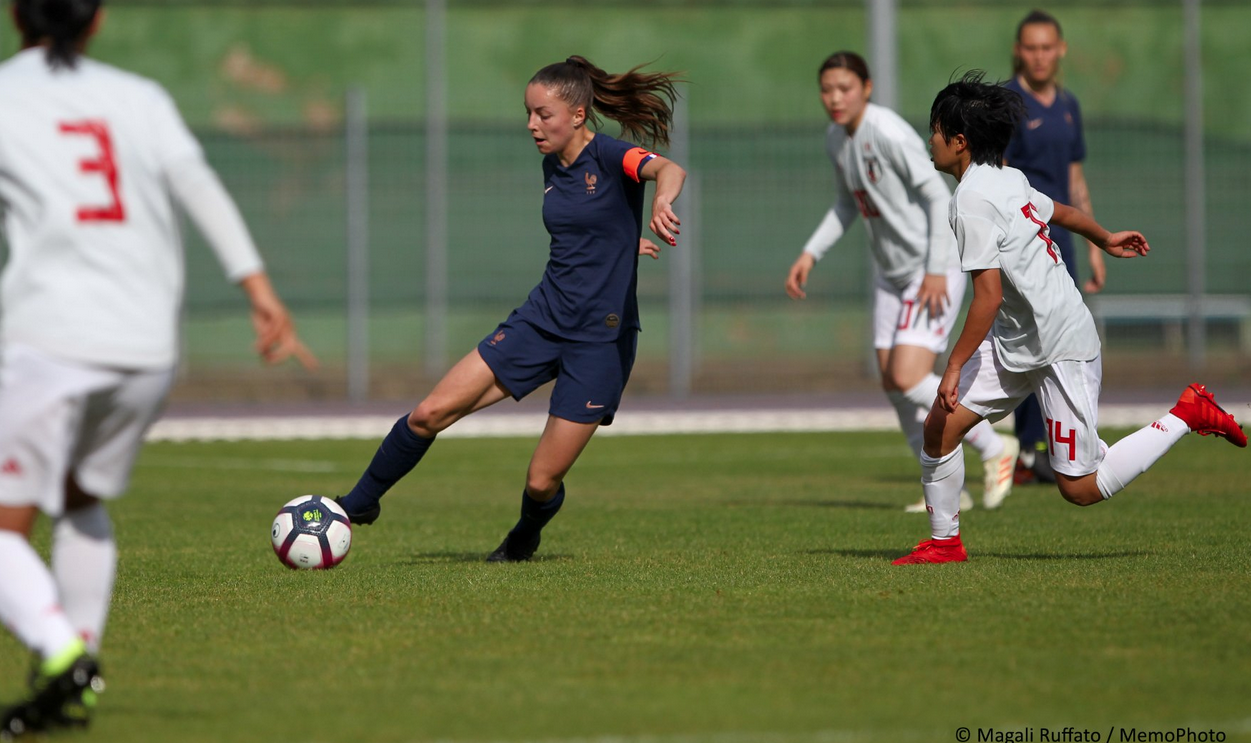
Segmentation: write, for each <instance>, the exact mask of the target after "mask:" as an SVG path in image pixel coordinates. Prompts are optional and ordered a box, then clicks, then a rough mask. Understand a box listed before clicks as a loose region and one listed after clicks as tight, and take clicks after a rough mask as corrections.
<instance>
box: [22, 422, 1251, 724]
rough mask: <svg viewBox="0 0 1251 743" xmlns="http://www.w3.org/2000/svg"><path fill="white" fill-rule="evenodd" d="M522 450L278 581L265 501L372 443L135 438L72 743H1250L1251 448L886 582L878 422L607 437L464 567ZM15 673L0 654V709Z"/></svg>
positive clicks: (894, 480)
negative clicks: (964, 559)
mask: <svg viewBox="0 0 1251 743" xmlns="http://www.w3.org/2000/svg"><path fill="white" fill-rule="evenodd" d="M1105 438H1109V439H1111V438H1115V436H1108V435H1106V434H1105ZM532 447H533V442H532V441H530V440H526V439H495V440H447V441H443V442H440V443H439V444H438V445H437V446H436V448H435V449H434V450H433V452H432V454H431V456H430V458H429V459H428V460H427V461H426V462H425V463H423V464H422V465H421V467H420V468H419V470H418V471H417V473H416V474H414V475H413V476H410V477H409V478H408V479H407V480H405V481H404V482H403V483H401V485H400V486H399V487H398V488H397V489H396V490H395V491H394V492H393V493H392V494H390V495H389V496H388V498H387V500H386V501H385V509H384V512H383V518H382V519H381V521H380V522H379V523H378V524H377V525H375V526H373V527H368V528H359V529H358V530H357V531H356V533H355V535H354V536H355V544H354V546H353V551H352V554H351V555H350V556H349V557H348V559H347V561H346V562H345V563H344V564H343V565H342V566H340V567H339V568H337V569H336V570H333V571H330V572H327V573H296V572H291V571H288V570H286V569H285V568H282V567H281V566H280V565H279V563H278V562H277V560H276V559H275V558H274V556H273V554H272V552H271V550H270V548H269V546H268V543H267V541H268V540H267V532H268V527H269V521H270V519H271V518H272V515H273V513H274V511H276V510H277V508H278V506H279V505H281V504H282V503H283V502H284V501H286V500H287V499H288V498H290V497H293V496H294V495H298V494H300V493H302V492H321V493H335V492H341V491H343V490H345V489H346V488H347V487H349V486H350V484H351V483H352V482H353V481H354V480H355V477H356V475H357V474H358V472H359V469H360V467H361V466H362V465H363V464H364V463H365V462H366V461H367V459H368V457H369V456H370V455H371V453H372V451H373V448H374V444H373V443H371V442H359V441H320V442H313V443H218V444H160V445H152V446H149V447H148V448H147V449H146V450H145V451H144V453H143V455H142V457H141V459H140V462H139V465H138V467H137V469H136V473H135V479H134V483H133V488H132V491H131V493H130V495H129V496H128V497H127V498H126V499H124V500H123V501H121V502H120V503H119V504H117V505H116V506H115V508H114V510H113V513H114V517H115V521H116V524H117V530H118V537H119V542H120V546H121V555H122V558H121V564H120V575H119V580H118V584H117V590H116V599H115V606H114V614H113V620H112V622H111V624H110V627H109V633H108V638H107V643H106V647H105V655H104V662H105V670H106V675H107V679H108V682H109V689H108V691H107V693H106V694H105V696H104V698H103V701H102V706H101V708H100V713H99V715H98V718H97V720H96V726H95V728H94V733H93V734H92V735H91V736H90V739H91V740H93V741H94V740H100V741H127V742H140V741H225V740H229V741H276V740H289V741H335V740H353V741H355V740H361V741H365V740H368V741H436V740H437V741H456V742H458V743H459V742H462V741H475V742H478V741H501V742H503V741H508V742H516V741H571V740H577V741H584V742H585V743H590V742H592V741H598V742H602V743H678V742H681V743H698V742H704V741H706V742H708V743H749V742H752V741H763V742H765V743H810V742H816V741H950V740H957V738H956V737H955V731H956V728H958V727H960V726H964V727H967V728H971V729H972V731H973V739H974V740H977V731H978V729H979V728H981V729H984V730H985V729H990V728H995V729H996V730H999V731H1004V730H1017V731H1024V730H1026V729H1030V730H1032V731H1033V732H1032V735H1033V736H1034V737H1033V738H1032V739H1031V740H1033V741H1040V740H1047V739H1048V738H1044V737H1040V736H1041V729H1042V728H1047V729H1049V730H1050V731H1052V733H1053V734H1059V732H1060V729H1062V728H1065V727H1066V726H1075V727H1076V728H1078V729H1079V730H1081V729H1089V730H1092V731H1097V732H1098V733H1099V734H1100V736H1101V739H1102V740H1105V741H1106V740H1108V737H1107V733H1108V729H1109V727H1114V728H1115V730H1116V735H1115V736H1114V737H1113V738H1112V739H1113V740H1122V739H1123V738H1120V737H1119V736H1120V735H1121V734H1122V733H1121V732H1119V731H1121V730H1122V729H1135V730H1137V731H1139V732H1141V731H1144V730H1172V729H1175V728H1177V727H1178V726H1183V727H1185V726H1189V727H1190V728H1192V729H1195V730H1199V729H1202V730H1204V731H1207V730H1209V729H1211V730H1216V731H1221V732H1223V733H1224V734H1225V736H1226V737H1225V738H1224V740H1231V741H1232V740H1243V741H1245V740H1251V711H1249V710H1251V708H1249V707H1248V702H1247V698H1248V691H1251V685H1249V684H1251V682H1249V681H1248V679H1251V653H1249V651H1248V648H1251V622H1248V620H1247V617H1248V616H1249V615H1251V585H1249V583H1251V581H1249V576H1251V537H1248V534H1249V533H1251V529H1249V527H1251V517H1249V516H1248V513H1249V512H1248V509H1247V497H1248V494H1247V491H1246V482H1247V479H1246V477H1247V473H1248V471H1249V470H1248V462H1249V461H1251V460H1248V458H1247V457H1248V453H1247V452H1246V451H1243V450H1238V449H1235V448H1234V447H1232V446H1229V445H1228V444H1226V443H1225V442H1222V441H1213V440H1208V439H1199V438H1198V437H1188V438H1187V439H1186V440H1184V441H1183V442H1182V443H1181V444H1180V445H1179V446H1178V447H1177V448H1176V449H1175V450H1174V451H1173V452H1172V453H1171V454H1170V455H1169V456H1168V457H1166V458H1165V459H1164V460H1163V461H1162V462H1161V463H1160V464H1159V465H1158V466H1157V468H1156V469H1154V470H1152V471H1151V472H1150V473H1148V474H1147V475H1145V476H1144V477H1143V478H1142V479H1140V480H1139V481H1138V482H1136V483H1134V485H1133V486H1132V487H1131V489H1130V490H1128V491H1126V492H1124V493H1122V494H1120V495H1118V496H1117V497H1116V499H1115V500H1114V501H1113V502H1112V503H1109V504H1100V505H1098V506H1095V507H1093V508H1089V509H1078V508H1075V507H1073V506H1070V505H1068V504H1066V503H1064V502H1063V501H1062V499H1061V498H1060V497H1059V495H1058V494H1056V493H1055V492H1054V491H1053V490H1051V489H1049V488H1044V487H1038V486H1035V487H1030V488H1023V489H1019V490H1018V491H1017V492H1016V493H1015V494H1013V495H1012V496H1011V498H1009V500H1008V502H1007V504H1006V505H1005V507H1004V508H1003V509H1002V510H1000V511H997V512H984V511H979V510H973V511H971V512H968V513H966V514H965V517H964V520H963V521H964V536H965V539H966V543H967V544H968V545H969V550H970V553H971V555H972V559H971V561H970V562H968V563H965V564H962V565H947V566H933V567H909V568H898V567H892V566H891V565H890V560H891V559H892V558H894V557H896V556H898V555H900V554H903V553H904V552H905V551H907V549H908V548H910V547H911V545H912V544H913V543H915V542H916V541H917V540H919V539H920V538H922V537H923V536H926V535H927V524H926V519H925V518H924V517H917V516H908V515H905V514H903V513H902V512H901V510H900V508H899V507H900V506H901V505H902V504H904V503H905V502H908V501H910V500H911V499H913V498H915V497H917V495H918V492H919V488H918V486H917V484H916V483H917V473H916V472H915V471H914V470H915V466H914V465H911V464H909V462H908V460H907V458H906V447H905V446H904V445H903V442H902V440H901V439H900V437H899V436H898V435H897V434H888V433H884V434H856V433H847V434H820V435H816V434H807V435H772V436H728V435H725V436H682V437H676V436H675V437H639V438H602V439H598V440H596V441H593V442H592V444H591V446H590V448H589V449H588V450H587V452H586V453H585V454H584V455H583V458H582V461H580V462H579V464H578V466H577V467H576V468H575V470H574V472H573V473H572V475H571V476H570V478H569V480H568V483H569V500H568V502H567V505H566V507H565V510H564V512H563V513H562V514H561V515H560V516H559V517H558V518H557V519H556V520H555V521H554V522H553V523H552V525H551V526H550V527H549V528H548V530H547V532H546V533H545V541H544V545H543V547H542V548H541V550H540V558H541V559H537V560H536V561H535V562H533V563H530V564H521V565H487V564H484V563H483V562H482V558H483V557H484V556H485V555H486V553H487V552H489V551H490V550H491V549H493V548H494V547H495V546H496V544H497V543H498V541H499V540H500V538H501V537H502V536H503V534H504V532H505V531H506V529H507V528H508V527H509V526H510V525H511V524H512V522H513V521H514V520H515V514H516V508H517V500H518V492H517V491H518V490H519V489H520V485H521V478H522V473H523V471H524V467H525V462H526V461H527V458H528V456H529V453H530V451H531V449H532ZM969 472H970V476H971V477H973V478H976V477H977V476H978V473H979V472H980V470H979V468H978V466H977V465H976V464H973V465H971V466H970V468H969ZM973 489H974V490H975V491H976V490H977V488H973ZM975 494H976V492H975ZM40 541H41V543H42V544H44V546H45V547H46V531H44V532H41V536H40ZM26 662H27V661H26V656H25V654H24V653H23V652H22V651H21V649H20V648H19V646H18V645H17V644H16V643H15V642H14V641H13V639H12V638H11V637H10V636H8V635H7V634H5V635H3V636H0V699H4V700H9V699H12V698H13V697H14V696H16V695H17V694H18V693H20V690H21V689H20V683H21V680H22V679H23V678H24V673H25V668H26ZM1051 739H1056V738H1051ZM1088 739H1091V738H1088Z"/></svg>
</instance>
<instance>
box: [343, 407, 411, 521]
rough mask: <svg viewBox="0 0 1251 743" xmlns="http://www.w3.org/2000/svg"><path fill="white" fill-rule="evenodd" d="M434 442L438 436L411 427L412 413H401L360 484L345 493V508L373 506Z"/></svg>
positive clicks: (358, 482)
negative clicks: (419, 432)
mask: <svg viewBox="0 0 1251 743" xmlns="http://www.w3.org/2000/svg"><path fill="white" fill-rule="evenodd" d="M433 443H434V439H426V438H422V437H421V436H418V435H417V434H415V433H413V430H412V429H411V428H409V427H408V415H403V416H401V417H400V419H399V420H398V421H396V422H395V425H394V426H392V427H391V432H390V433H388V434H387V437H386V438H385V439H383V440H382V444H381V445H379V446H378V452H377V453H376V454H374V458H373V461H372V462H370V463H369V468H368V469H366V470H365V474H363V475H361V479H360V480H358V481H357V483H356V487H354V488H352V492H350V493H348V494H347V495H345V496H343V499H342V502H343V507H344V509H346V510H347V511H348V513H360V512H361V511H364V510H367V509H369V508H373V507H374V506H375V505H377V504H378V501H379V500H380V499H381V498H382V496H383V494H384V493H386V492H387V491H388V490H390V489H391V486H392V485H394V484H395V483H397V482H399V481H400V478H401V477H403V476H404V475H407V474H408V473H409V472H412V470H413V468H414V467H416V466H417V463H418V462H420V461H421V458H422V457H423V456H425V454H426V450H427V449H429V448H430V445H431V444H433Z"/></svg>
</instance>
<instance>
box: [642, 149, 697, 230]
mask: <svg viewBox="0 0 1251 743" xmlns="http://www.w3.org/2000/svg"><path fill="white" fill-rule="evenodd" d="M639 177H641V178H642V179H643V180H645V181H656V195H655V196H654V197H652V221H651V225H650V226H651V228H652V232H654V233H656V237H659V238H660V239H661V240H664V241H665V242H667V243H669V244H670V245H677V244H678V239H677V237H676V236H677V235H679V234H681V231H680V230H679V229H678V227H679V226H680V225H681V224H682V222H680V221H679V220H678V215H677V214H674V212H673V202H675V201H677V200H678V194H680V193H682V184H683V183H685V182H686V171H685V170H683V169H682V166H680V165H678V164H677V163H675V162H674V161H672V160H669V159H667V158H664V157H661V156H660V155H657V156H656V157H654V158H652V159H651V160H648V161H647V162H646V163H645V164H644V165H643V167H642V168H640V169H639Z"/></svg>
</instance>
